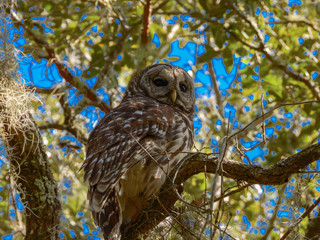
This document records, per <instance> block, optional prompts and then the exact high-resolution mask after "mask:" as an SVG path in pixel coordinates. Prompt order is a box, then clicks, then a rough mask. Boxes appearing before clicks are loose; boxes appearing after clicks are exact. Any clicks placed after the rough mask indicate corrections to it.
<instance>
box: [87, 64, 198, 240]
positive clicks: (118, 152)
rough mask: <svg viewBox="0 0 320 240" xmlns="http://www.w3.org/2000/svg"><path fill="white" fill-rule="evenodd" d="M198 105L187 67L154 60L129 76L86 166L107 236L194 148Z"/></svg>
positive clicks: (95, 212)
mask: <svg viewBox="0 0 320 240" xmlns="http://www.w3.org/2000/svg"><path fill="white" fill-rule="evenodd" d="M194 104H195V96H194V84H193V79H192V78H191V77H190V76H189V74H188V73H187V72H186V71H184V70H183V69H182V68H179V67H174V66H170V65H166V64H155V65H151V66H149V67H147V68H145V69H144V70H142V71H141V72H140V73H138V74H137V75H136V76H135V77H134V78H133V79H132V80H131V81H130V83H129V85H128V87H127V89H126V91H125V94H124V97H123V100H122V102H121V104H120V105H119V106H118V107H117V108H115V109H113V110H111V111H110V113H108V114H106V116H105V117H104V118H102V120H101V121H100V122H99V123H98V125H97V126H96V127H95V128H94V129H93V131H92V132H91V134H90V136H89V141H88V144H87V155H86V156H87V157H86V160H85V162H84V164H83V166H82V168H83V169H84V181H87V180H88V181H89V189H88V200H89V204H90V208H91V211H92V216H93V219H94V222H95V224H96V225H97V226H99V227H100V228H101V229H102V231H103V234H104V238H105V239H120V238H121V232H122V231H123V230H124V229H125V228H126V226H128V225H129V224H130V223H132V222H133V221H135V220H136V218H137V216H138V215H139V213H140V212H141V210H142V209H143V207H145V206H146V204H147V203H148V201H149V200H150V199H152V197H153V196H154V195H155V194H156V193H157V192H158V191H159V190H160V187H161V185H162V184H163V183H164V181H165V179H166V177H167V175H168V174H169V173H170V171H171V170H172V169H173V168H174V167H175V166H176V165H177V164H178V162H179V161H181V160H182V159H183V158H184V157H185V155H186V153H187V152H188V151H190V149H191V147H192V144H193V117H194Z"/></svg>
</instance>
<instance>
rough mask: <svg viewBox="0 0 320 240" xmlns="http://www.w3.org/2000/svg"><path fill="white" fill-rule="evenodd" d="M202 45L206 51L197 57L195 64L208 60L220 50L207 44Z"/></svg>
mask: <svg viewBox="0 0 320 240" xmlns="http://www.w3.org/2000/svg"><path fill="white" fill-rule="evenodd" d="M204 47H205V49H206V52H205V53H204V54H202V55H201V56H200V57H198V58H197V64H200V63H204V62H208V61H210V60H212V59H213V58H214V57H216V56H218V55H219V54H220V53H221V51H216V50H214V49H213V48H212V47H211V46H209V45H205V46H204Z"/></svg>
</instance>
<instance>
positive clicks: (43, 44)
mask: <svg viewBox="0 0 320 240" xmlns="http://www.w3.org/2000/svg"><path fill="white" fill-rule="evenodd" d="M11 18H12V19H14V20H15V24H17V25H18V26H21V27H23V29H24V30H25V31H26V33H27V34H28V35H29V36H30V37H31V38H32V39H33V40H34V41H35V43H36V44H37V45H38V46H39V47H40V48H43V49H44V50H45V51H46V52H47V53H48V57H49V59H51V61H52V63H54V64H55V65H56V67H57V69H58V72H59V74H60V76H61V77H63V78H64V80H65V81H67V82H68V83H70V84H71V85H72V86H74V87H75V88H77V89H78V90H79V92H80V93H83V94H84V95H85V96H86V97H87V98H88V99H90V100H91V101H93V102H96V103H97V106H98V107H99V108H100V109H101V110H102V111H104V112H109V111H110V110H111V107H110V106H109V105H108V104H106V103H105V102H103V101H102V100H101V99H100V98H99V97H98V96H97V95H96V93H95V92H93V91H92V90H91V89H89V88H88V87H87V86H86V85H85V84H84V83H83V82H82V81H81V80H80V79H78V78H75V77H74V76H72V74H71V73H70V72H69V71H68V70H67V68H66V66H64V65H63V63H62V62H60V61H59V58H58V56H57V55H56V54H55V52H54V50H53V48H51V47H50V46H49V45H48V43H47V42H45V41H43V40H42V39H40V38H38V37H37V36H36V35H35V34H34V33H33V31H32V30H31V29H29V28H28V27H27V26H26V25H25V24H23V23H22V22H21V20H20V19H19V18H18V17H17V15H16V14H15V13H13V12H12V11H11Z"/></svg>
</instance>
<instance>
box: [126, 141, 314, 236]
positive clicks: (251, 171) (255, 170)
mask: <svg viewBox="0 0 320 240" xmlns="http://www.w3.org/2000/svg"><path fill="white" fill-rule="evenodd" d="M319 159H320V143H318V144H314V145H311V146H309V147H308V148H306V149H304V150H303V151H301V152H299V153H297V154H294V155H292V156H290V157H288V158H286V159H283V160H280V161H279V162H278V163H276V164H274V165H272V166H269V167H260V166H254V165H253V166H251V165H246V164H243V163H239V162H235V161H231V160H224V161H223V165H222V168H223V170H222V171H220V173H219V174H220V175H221V174H223V176H225V177H229V178H232V179H235V180H238V181H246V182H248V183H251V184H265V185H280V184H283V183H286V182H287V181H288V179H289V178H290V176H291V175H292V174H294V173H298V172H299V170H301V169H303V168H305V167H306V166H308V165H309V164H310V163H312V162H314V161H316V160H319ZM217 165H218V159H217V158H212V157H210V156H209V155H204V154H195V155H194V156H192V157H191V158H190V159H189V160H186V161H185V163H184V164H183V166H181V168H178V169H175V170H174V171H173V172H172V173H171V174H170V177H169V178H168V179H167V181H166V182H165V183H164V185H163V187H162V190H161V191H160V193H159V195H158V197H157V199H156V200H154V201H153V202H152V203H151V204H150V206H149V207H148V208H147V209H146V210H145V211H144V212H142V213H141V215H140V217H139V219H138V221H137V222H135V223H133V224H131V226H129V228H128V229H127V231H126V233H125V235H124V236H123V239H128V240H129V239H139V237H142V236H144V235H146V234H147V233H148V231H150V230H151V229H153V228H154V227H155V226H157V225H158V224H159V223H160V222H161V221H163V220H164V219H165V218H166V217H168V216H170V214H172V215H174V213H172V212H171V210H172V209H173V206H174V204H175V203H176V201H177V200H178V199H179V198H178V195H177V194H176V191H175V189H179V190H180V191H181V190H182V189H181V186H182V184H183V183H184V182H185V181H186V180H187V179H188V178H190V177H191V176H193V175H195V174H198V173H200V172H205V171H206V172H207V173H215V172H216V168H217ZM175 176H176V177H175ZM172 180H174V185H175V187H176V188H174V187H173V184H172Z"/></svg>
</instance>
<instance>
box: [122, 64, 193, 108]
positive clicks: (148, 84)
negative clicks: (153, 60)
mask: <svg viewBox="0 0 320 240" xmlns="http://www.w3.org/2000/svg"><path fill="white" fill-rule="evenodd" d="M135 95H136V96H139V95H143V96H148V97H151V98H153V99H156V100H157V101H159V102H161V103H164V104H168V105H171V106H175V107H178V108H180V109H181V110H183V111H185V112H187V113H190V114H192V113H193V112H194V104H195V96H194V84H193V79H192V78H191V77H190V75H189V74H188V73H187V72H186V71H185V70H183V69H182V68H180V67H175V66H171V65H166V64H155V65H151V66H149V67H147V68H146V69H144V70H143V71H142V72H140V73H139V74H138V75H137V76H136V77H135V78H134V79H133V80H132V81H131V82H130V84H129V86H128V88H127V91H126V94H125V98H126V97H128V96H130V97H132V96H135Z"/></svg>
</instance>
